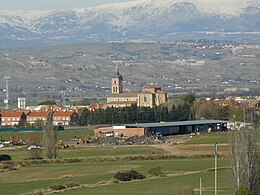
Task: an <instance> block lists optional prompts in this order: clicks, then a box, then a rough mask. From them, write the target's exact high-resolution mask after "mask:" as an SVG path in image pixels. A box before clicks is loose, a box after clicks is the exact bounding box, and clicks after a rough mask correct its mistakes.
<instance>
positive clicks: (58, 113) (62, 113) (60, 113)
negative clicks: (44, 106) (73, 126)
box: [53, 111, 74, 117]
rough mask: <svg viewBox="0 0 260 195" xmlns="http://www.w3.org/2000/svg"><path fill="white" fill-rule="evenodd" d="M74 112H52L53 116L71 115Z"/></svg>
mask: <svg viewBox="0 0 260 195" xmlns="http://www.w3.org/2000/svg"><path fill="white" fill-rule="evenodd" d="M73 113H74V111H57V112H54V114H53V116H54V117H56V116H71V115H72V114H73Z"/></svg>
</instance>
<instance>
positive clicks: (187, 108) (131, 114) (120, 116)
mask: <svg viewBox="0 0 260 195" xmlns="http://www.w3.org/2000/svg"><path fill="white" fill-rule="evenodd" d="M194 102H195V97H194V96H193V95H186V96H185V97H183V98H182V100H181V103H179V104H178V105H173V106H172V107H171V109H169V108H168V106H157V107H154V108H150V107H138V106H137V105H136V104H132V105H131V106H129V107H122V108H121V107H108V108H107V109H98V110H95V111H92V112H91V111H89V110H88V109H85V110H84V111H83V112H82V114H81V117H80V121H79V123H80V125H95V124H122V123H151V122H161V121H165V122H168V121H185V120H194V119H195V106H194Z"/></svg>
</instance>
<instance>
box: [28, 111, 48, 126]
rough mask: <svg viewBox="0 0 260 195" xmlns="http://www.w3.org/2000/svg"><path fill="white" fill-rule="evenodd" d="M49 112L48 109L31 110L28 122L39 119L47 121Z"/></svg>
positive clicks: (31, 122)
mask: <svg viewBox="0 0 260 195" xmlns="http://www.w3.org/2000/svg"><path fill="white" fill-rule="evenodd" d="M47 116H48V112H47V111H40V112H36V111H33V112H30V113H29V114H28V115H27V123H29V124H34V123H36V122H38V121H42V122H43V123H44V124H45V123H46V121H47Z"/></svg>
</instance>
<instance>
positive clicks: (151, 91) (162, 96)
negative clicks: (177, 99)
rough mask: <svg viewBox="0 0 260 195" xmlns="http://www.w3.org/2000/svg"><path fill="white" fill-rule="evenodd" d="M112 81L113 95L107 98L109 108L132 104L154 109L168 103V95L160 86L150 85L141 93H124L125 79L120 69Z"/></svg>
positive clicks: (117, 69)
mask: <svg viewBox="0 0 260 195" xmlns="http://www.w3.org/2000/svg"><path fill="white" fill-rule="evenodd" d="M111 81H112V83H111V93H110V94H109V95H108V96H107V106H109V107H112V106H113V107H126V106H131V104H137V106H140V107H142V106H145V107H154V106H159V105H160V104H163V103H166V102H167V94H166V93H163V92H162V90H161V87H160V86H155V85H148V86H146V87H145V88H143V90H142V91H141V92H130V93H129V92H123V77H122V75H120V73H119V68H118V67H117V68H116V74H115V75H114V76H113V77H112V79H111Z"/></svg>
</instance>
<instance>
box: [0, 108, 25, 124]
mask: <svg viewBox="0 0 260 195" xmlns="http://www.w3.org/2000/svg"><path fill="white" fill-rule="evenodd" d="M23 121H24V122H25V121H26V114H25V113H24V112H19V111H7V112H3V113H2V114H1V126H15V125H18V124H19V123H20V122H23Z"/></svg>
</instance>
